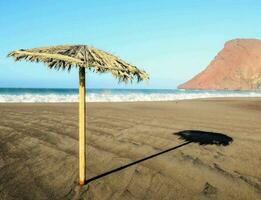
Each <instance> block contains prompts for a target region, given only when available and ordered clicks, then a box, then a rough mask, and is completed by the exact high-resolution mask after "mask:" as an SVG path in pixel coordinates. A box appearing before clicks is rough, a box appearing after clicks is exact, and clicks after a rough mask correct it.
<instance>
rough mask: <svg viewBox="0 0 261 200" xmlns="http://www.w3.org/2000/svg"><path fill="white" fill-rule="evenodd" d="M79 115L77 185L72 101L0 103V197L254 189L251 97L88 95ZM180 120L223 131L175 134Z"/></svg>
mask: <svg viewBox="0 0 261 200" xmlns="http://www.w3.org/2000/svg"><path fill="white" fill-rule="evenodd" d="M87 116H88V118H87V140H86V143H87V155H86V164H87V169H86V170H87V174H86V175H87V182H88V184H87V185H85V186H84V187H82V188H80V187H79V186H78V185H77V184H78V105H77V103H46V104H43V103H42V104H38V103H33V104H29V103H23V104H22V103H21V104H19V103H13V104H7V103H3V104H0V199H1V200H3V199H8V200H9V199H26V200H27V199H34V200H35V199H39V200H40V199H97V200H105V199H106V200H114V199H119V200H123V199H145V200H152V199H155V200H160V199H162V200H163V199H164V200H167V199H171V200H172V199H237V200H240V199H242V200H246V199H249V200H250V199H251V200H255V199H261V99H259V98H232V99H202V100H183V101H178V102H135V103H87ZM189 130H190V131H191V130H192V132H193V131H194V132H196V133H197V134H200V133H201V131H202V134H204V132H203V131H206V132H212V133H213V134H214V133H220V134H223V135H225V136H227V137H229V138H231V140H230V141H229V143H227V144H226V145H222V144H221V145H220V144H215V142H214V143H213V144H199V143H196V142H193V141H191V142H187V141H185V140H183V139H182V138H180V137H179V136H178V135H177V133H184V132H188V133H189ZM194 132H193V133H194ZM197 136H198V135H197ZM182 144H183V145H182ZM179 145H180V146H179ZM174 147H175V148H174ZM172 148H173V149H172ZM167 149H172V150H169V151H168V152H163V151H164V150H167ZM160 152H163V153H161V154H159V155H155V156H154V157H151V158H148V157H149V156H151V155H154V154H157V153H160ZM145 158H147V159H145ZM140 159H144V160H141V161H139V160H140ZM135 161H139V162H138V163H136V164H135V163H133V162H135ZM131 163H133V164H131ZM128 164H130V165H129V166H125V165H128ZM124 166H125V167H124ZM119 167H122V168H120V169H118V170H114V169H117V168H119ZM111 170H114V171H113V172H110V171H111ZM106 172H108V173H107V174H104V173H106ZM101 174H104V176H99V175H101ZM97 176H98V177H97ZM93 177H94V178H93ZM95 177H96V178H95ZM88 180H89V181H88Z"/></svg>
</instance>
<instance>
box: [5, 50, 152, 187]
mask: <svg viewBox="0 0 261 200" xmlns="http://www.w3.org/2000/svg"><path fill="white" fill-rule="evenodd" d="M8 56H11V57H14V58H15V60H16V61H20V60H26V61H31V62H43V63H44V64H46V65H47V66H48V67H49V68H51V69H52V68H54V69H64V70H69V71H70V69H71V68H73V67H78V68H79V83H80V84H79V96H80V98H79V182H80V185H83V184H84V182H85V130H86V119H85V113H86V105H85V68H87V69H89V70H93V71H94V72H98V73H103V72H111V73H112V75H113V76H115V77H116V78H118V79H119V81H123V82H128V81H132V80H134V79H136V80H137V82H140V81H142V80H146V79H148V78H149V76H148V74H147V73H146V72H145V71H142V70H139V69H138V68H137V67H135V66H133V65H130V64H128V63H126V62H125V61H123V60H121V59H120V58H118V57H116V56H113V55H111V54H109V53H107V52H104V51H102V50H98V49H96V48H93V47H90V46H87V45H61V46H52V47H43V48H33V49H27V50H24V49H20V50H16V51H12V52H10V53H9V54H8Z"/></svg>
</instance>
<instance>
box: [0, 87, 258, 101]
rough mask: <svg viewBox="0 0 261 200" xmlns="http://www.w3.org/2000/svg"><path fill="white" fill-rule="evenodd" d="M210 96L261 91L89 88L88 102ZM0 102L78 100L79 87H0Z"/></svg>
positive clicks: (256, 93)
mask: <svg viewBox="0 0 261 200" xmlns="http://www.w3.org/2000/svg"><path fill="white" fill-rule="evenodd" d="M213 97H215V98H216V97H261V91H218V90H211V91H207V90H178V89H166V90H165V89H88V90H87V101H88V102H133V101H175V100H183V99H199V98H213ZM0 102H2V103H3V102H14V103H15V102H43V103H44V102H78V89H48V88H0Z"/></svg>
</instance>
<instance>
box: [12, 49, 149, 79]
mask: <svg viewBox="0 0 261 200" xmlns="http://www.w3.org/2000/svg"><path fill="white" fill-rule="evenodd" d="M8 56H11V57H14V58H15V60H16V61H19V60H26V61H31V62H43V63H44V64H46V65H47V66H48V67H49V68H55V69H60V68H61V69H68V70H70V69H71V68H72V67H86V68H88V69H90V70H93V71H95V72H99V73H103V72H111V73H112V75H113V76H115V77H116V78H118V79H119V81H124V82H127V81H132V80H133V79H136V80H137V81H138V82H139V81H142V80H146V79H148V78H149V76H148V74H147V73H146V72H145V71H143V70H139V69H138V68H137V67H135V66H133V65H130V64H128V63H127V62H125V61H123V60H121V59H120V58H118V57H116V56H114V55H111V54H109V53H107V52H104V51H102V50H99V49H96V48H93V47H89V46H87V45H60V46H52V47H43V48H33V49H27V50H24V49H21V50H16V51H12V52H10V53H9V54H8Z"/></svg>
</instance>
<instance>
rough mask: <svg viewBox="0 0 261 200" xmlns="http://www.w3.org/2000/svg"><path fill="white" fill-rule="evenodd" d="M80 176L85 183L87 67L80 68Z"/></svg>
mask: <svg viewBox="0 0 261 200" xmlns="http://www.w3.org/2000/svg"><path fill="white" fill-rule="evenodd" d="M79 82H80V84H79V178H80V180H79V181H80V185H84V183H85V131H86V126H85V123H86V121H85V116H86V115H85V114H86V105H85V68H84V67H80V68H79Z"/></svg>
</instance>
